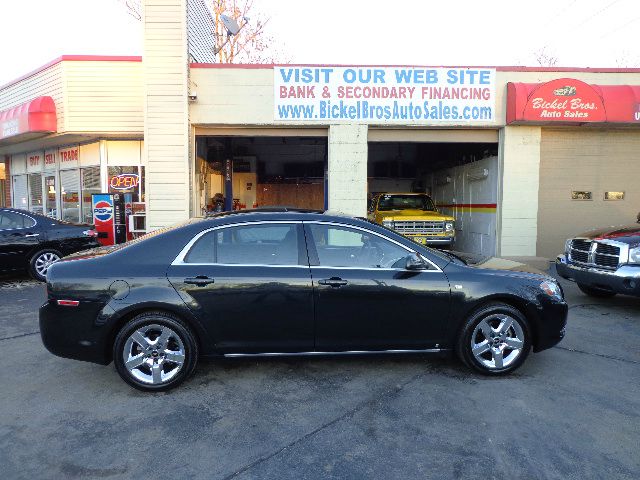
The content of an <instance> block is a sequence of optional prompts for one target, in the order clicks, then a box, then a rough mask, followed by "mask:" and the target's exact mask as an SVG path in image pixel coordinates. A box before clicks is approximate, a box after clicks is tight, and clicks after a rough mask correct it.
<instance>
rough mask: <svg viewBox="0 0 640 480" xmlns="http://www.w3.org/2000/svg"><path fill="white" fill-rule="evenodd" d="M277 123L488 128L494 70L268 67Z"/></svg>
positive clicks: (491, 119) (492, 118)
mask: <svg viewBox="0 0 640 480" xmlns="http://www.w3.org/2000/svg"><path fill="white" fill-rule="evenodd" d="M273 75H274V118H275V120H277V121H289V122H291V121H301V122H314V121H317V122H324V123H327V122H362V123H403V124H406V123H409V124H434V123H436V124H437V123H447V122H449V123H452V122H453V123H491V122H494V121H495V115H496V112H495V93H496V92H495V91H496V88H495V77H496V74H495V69H491V68H429V67H426V68H425V67H332V66H308V67H307V66H288V65H277V66H275V67H274V71H273Z"/></svg>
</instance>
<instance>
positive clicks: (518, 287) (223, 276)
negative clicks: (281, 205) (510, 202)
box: [40, 209, 567, 391]
mask: <svg viewBox="0 0 640 480" xmlns="http://www.w3.org/2000/svg"><path fill="white" fill-rule="evenodd" d="M47 294H48V300H47V303H46V304H45V305H43V306H42V307H41V309H40V327H41V335H42V340H43V342H44V345H45V346H46V347H47V349H48V350H49V351H51V352H52V353H53V354H55V355H59V356H62V357H68V358H74V359H78V360H85V361H89V362H95V363H98V364H103V365H107V364H109V363H110V362H111V361H113V362H114V364H115V368H116V370H117V372H118V374H119V375H120V376H121V377H122V379H123V380H124V381H125V382H127V383H128V384H130V385H131V386H133V387H135V388H138V389H140V390H147V391H159V390H167V389H170V388H173V387H175V386H177V385H179V384H180V383H181V382H183V381H184V380H185V379H187V378H188V377H189V375H190V374H191V373H192V372H193V370H194V368H195V366H196V362H197V361H198V359H199V358H201V357H215V356H224V357H239V356H261V355H262V356H265V355H339V354H365V353H411V352H416V353H418V352H419V353H434V354H443V353H453V352H455V354H457V356H458V357H459V358H460V359H461V360H462V361H463V362H464V363H465V364H466V365H467V366H469V367H470V368H473V369H475V370H478V371H480V372H482V373H485V374H488V375H501V374H506V373H509V372H512V371H513V370H515V369H516V368H518V367H519V366H520V365H522V363H523V362H524V361H525V359H526V358H527V355H528V354H529V351H530V350H533V351H534V352H539V351H541V350H544V349H547V348H549V347H551V346H553V345H555V344H556V343H558V342H559V341H560V340H561V339H562V337H563V335H564V328H565V323H566V318H567V304H566V303H565V301H564V298H563V293H562V289H561V288H560V286H559V285H558V283H557V282H556V281H555V280H554V279H553V278H551V277H548V276H546V275H544V274H542V273H541V272H535V271H531V270H529V269H527V268H526V267H525V266H524V265H522V264H518V263H515V262H509V261H507V260H503V259H497V258H490V259H480V260H478V259H475V260H473V259H470V258H468V257H467V258H465V257H462V256H460V255H456V254H453V253H450V252H439V251H437V250H432V249H430V248H428V247H425V246H422V245H419V244H417V243H415V242H413V241H411V240H410V239H408V238H406V237H403V236H402V235H399V234H398V233H396V232H394V231H392V230H389V229H387V228H385V227H383V226H380V225H377V224H374V223H370V222H368V221H366V220H361V219H356V218H351V217H346V216H337V215H329V214H326V213H322V212H314V211H290V210H287V209H281V210H271V211H247V212H241V213H232V214H222V215H219V216H216V217H213V218H209V219H204V220H202V219H201V220H191V221H190V222H187V223H186V224H183V225H180V226H177V227H173V228H170V229H167V230H165V231H156V232H153V233H151V234H149V235H146V236H144V237H141V238H140V239H137V240H134V241H132V242H129V243H127V244H124V245H121V246H116V247H110V248H109V247H107V248H102V249H97V250H94V251H90V252H89V253H84V254H78V255H76V256H74V257H70V258H68V259H63V260H61V261H59V262H57V263H55V264H54V265H52V266H51V267H50V269H49V272H48V273H47Z"/></svg>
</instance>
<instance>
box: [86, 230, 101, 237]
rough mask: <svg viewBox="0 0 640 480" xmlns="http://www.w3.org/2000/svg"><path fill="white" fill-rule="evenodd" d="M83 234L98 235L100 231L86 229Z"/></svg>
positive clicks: (88, 235)
mask: <svg viewBox="0 0 640 480" xmlns="http://www.w3.org/2000/svg"><path fill="white" fill-rule="evenodd" d="M82 234H83V235H85V236H87V237H97V236H98V232H96V231H95V230H94V229H91V230H85V231H84V232H82Z"/></svg>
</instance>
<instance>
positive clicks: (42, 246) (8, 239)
mask: <svg viewBox="0 0 640 480" xmlns="http://www.w3.org/2000/svg"><path fill="white" fill-rule="evenodd" d="M96 236H97V233H96V231H95V230H93V227H92V226H91V225H77V224H72V223H67V222H62V221H60V220H55V219H52V218H49V217H45V216H43V215H38V214H36V213H31V212H27V211H24V210H17V209H13V208H0V272H2V273H6V272H10V271H14V270H28V271H29V273H30V274H31V276H32V277H33V278H35V279H36V280H41V281H44V280H45V276H46V274H47V270H48V268H49V267H50V266H51V264H53V263H54V262H57V261H58V260H60V259H61V258H62V257H64V256H66V255H69V254H71V253H75V252H79V251H81V250H86V249H88V248H95V247H99V246H100V243H99V242H98V240H97V239H96Z"/></svg>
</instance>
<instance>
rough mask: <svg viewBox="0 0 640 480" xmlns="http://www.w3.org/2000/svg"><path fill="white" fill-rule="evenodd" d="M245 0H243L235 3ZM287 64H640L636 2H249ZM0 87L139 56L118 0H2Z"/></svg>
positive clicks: (136, 26)
mask: <svg viewBox="0 0 640 480" xmlns="http://www.w3.org/2000/svg"><path fill="white" fill-rule="evenodd" d="M240 1H241V0H240ZM254 10H255V12H254V13H253V14H252V15H251V17H253V18H254V19H255V18H257V17H258V16H262V17H269V18H270V20H269V23H268V31H269V33H270V34H271V36H272V37H273V38H274V39H275V47H276V49H277V50H278V51H279V52H280V54H281V56H282V58H283V59H284V60H288V61H290V62H291V63H320V64H371V65H428V66H441V65H446V66H498V65H522V66H537V65H538V62H537V61H536V56H535V54H534V53H535V52H536V51H539V50H541V49H544V52H545V53H546V55H547V56H550V57H555V58H557V65H558V66H566V67H640V41H639V38H638V33H637V32H638V30H639V29H638V27H639V26H640V1H639V0H536V1H529V2H524V1H518V0H509V1H506V0H484V1H482V0H444V1H443V0H422V1H420V0H395V1H390V0H369V1H365V0H322V1H318V0H254ZM0 31H1V32H2V46H1V47H0V60H1V63H0V65H1V67H0V85H3V84H5V83H7V82H9V81H10V80H12V79H14V78H16V77H19V76H21V75H23V74H25V73H27V72H29V71H31V70H33V69H35V68H38V67H39V66H41V65H44V64H45V63H47V62H49V61H51V60H53V59H55V58H57V57H59V56H60V55H84V54H86V55H140V54H141V53H142V40H141V25H140V22H138V21H136V20H135V19H133V18H132V17H131V16H130V15H129V14H128V13H127V11H126V9H125V7H124V6H123V3H122V2H120V1H118V0H57V1H53V0H20V1H11V0H0Z"/></svg>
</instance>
